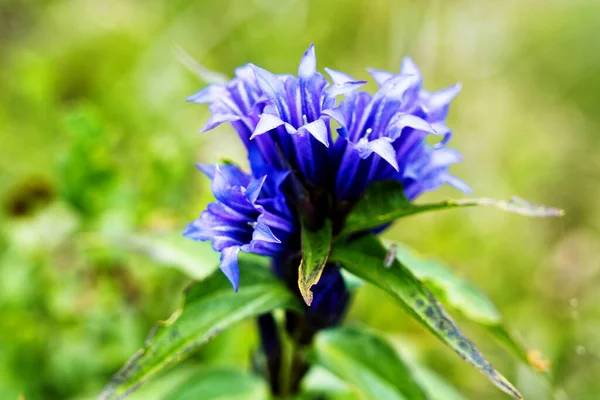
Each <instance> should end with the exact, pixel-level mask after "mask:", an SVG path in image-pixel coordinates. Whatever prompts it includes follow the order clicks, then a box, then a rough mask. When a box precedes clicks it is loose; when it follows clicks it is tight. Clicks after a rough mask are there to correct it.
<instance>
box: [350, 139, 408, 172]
mask: <svg viewBox="0 0 600 400" xmlns="http://www.w3.org/2000/svg"><path fill="white" fill-rule="evenodd" d="M356 150H357V151H358V155H359V156H360V157H361V158H363V159H365V158H367V157H369V156H370V155H371V153H376V154H378V155H379V156H380V157H381V158H383V159H384V160H385V161H387V162H388V163H389V164H390V165H391V166H392V167H393V168H394V169H395V170H396V171H398V170H399V169H400V168H399V166H398V161H397V160H396V151H395V150H394V146H392V144H391V143H390V141H389V139H387V138H384V137H383V138H379V139H375V140H372V141H370V142H369V141H367V140H364V139H361V140H359V142H358V143H357V144H356Z"/></svg>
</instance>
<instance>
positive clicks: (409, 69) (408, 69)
mask: <svg viewBox="0 0 600 400" xmlns="http://www.w3.org/2000/svg"><path fill="white" fill-rule="evenodd" d="M400 74H401V75H414V76H417V77H419V79H421V70H419V67H417V64H415V62H414V61H413V60H412V58H410V57H404V59H403V60H402V65H401V67H400Z"/></svg>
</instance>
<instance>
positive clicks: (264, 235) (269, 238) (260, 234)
mask: <svg viewBox="0 0 600 400" xmlns="http://www.w3.org/2000/svg"><path fill="white" fill-rule="evenodd" d="M252 241H253V242H254V241H262V242H268V243H281V240H279V239H277V237H275V235H274V234H273V232H272V231H271V228H269V227H268V226H267V225H265V224H263V223H260V222H257V223H256V226H255V227H254V232H252Z"/></svg>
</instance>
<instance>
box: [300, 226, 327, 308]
mask: <svg viewBox="0 0 600 400" xmlns="http://www.w3.org/2000/svg"><path fill="white" fill-rule="evenodd" d="M331 235H332V231H331V222H329V220H326V221H325V224H324V225H323V226H322V227H321V229H319V230H318V231H315V232H313V231H311V230H310V229H309V228H308V227H307V226H306V223H303V224H302V261H301V262H300V267H299V268H298V288H299V289H300V293H301V294H302V298H303V299H304V301H305V302H306V304H307V305H309V306H310V305H311V303H312V300H313V293H312V292H311V291H310V288H311V287H313V286H314V285H316V284H317V283H318V282H319V279H321V273H322V272H323V268H325V263H327V257H329V251H330V250H331Z"/></svg>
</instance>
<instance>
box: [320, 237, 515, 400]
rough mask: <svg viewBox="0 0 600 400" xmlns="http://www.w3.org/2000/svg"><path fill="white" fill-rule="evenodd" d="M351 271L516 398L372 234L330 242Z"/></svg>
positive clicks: (336, 257) (335, 256)
mask: <svg viewBox="0 0 600 400" xmlns="http://www.w3.org/2000/svg"><path fill="white" fill-rule="evenodd" d="M330 258H331V260H332V261H336V262H339V263H340V264H341V265H342V266H343V267H344V268H346V269H348V270H349V271H350V272H352V273H353V274H354V275H356V276H358V277H360V278H362V279H364V280H365V281H367V282H370V283H371V284H373V285H375V286H377V287H379V288H380V289H382V290H384V291H385V292H386V293H388V294H389V295H390V296H391V297H392V298H394V299H395V300H396V301H397V302H398V303H399V304H400V305H401V306H403V308H404V309H405V310H406V311H407V312H408V314H409V315H411V316H412V317H413V318H415V319H416V320H417V321H418V322H420V323H421V325H423V326H424V327H425V328H427V329H428V330H429V331H430V332H432V333H433V334H434V335H435V336H437V337H438V338H439V339H440V340H442V341H443V342H444V343H446V344H447V345H448V346H449V347H450V348H452V349H453V350H454V351H456V353H458V355H459V356H461V357H462V358H463V359H465V360H466V361H468V362H469V363H471V364H472V365H474V366H475V367H476V368H477V369H478V370H479V371H480V372H481V373H482V374H484V375H485V376H486V377H487V378H488V379H489V380H490V381H491V382H492V383H494V384H495V385H496V386H497V387H498V388H500V389H502V390H503V391H505V392H506V393H508V394H510V395H511V396H512V397H514V398H516V399H521V398H522V397H521V394H520V393H519V391H518V390H517V389H516V388H515V387H514V386H513V385H512V384H511V383H510V382H508V380H506V378H504V376H502V375H501V374H500V373H499V372H497V371H496V370H495V369H494V368H493V367H492V365H491V364H490V363H489V362H488V361H487V360H486V359H485V358H484V357H483V355H482V354H481V353H480V352H479V350H478V349H477V347H475V345H474V344H473V343H472V342H471V341H470V340H469V339H468V338H467V337H466V336H465V335H463V334H462V332H460V330H459V329H458V327H457V326H456V325H455V323H454V321H452V319H451V318H450V316H448V315H447V314H446V312H445V310H444V309H443V308H442V307H441V306H440V305H439V304H438V302H437V300H436V299H435V297H434V296H433V295H432V294H431V292H430V291H429V290H428V289H427V288H426V287H425V285H423V284H422V283H421V282H420V281H419V280H418V279H417V278H416V277H415V276H414V275H413V273H412V272H410V270H409V269H408V268H406V267H405V266H404V265H402V264H401V263H400V262H399V261H398V260H397V259H396V258H393V259H392V260H388V258H389V257H388V252H387V250H386V248H385V247H384V246H383V244H381V242H379V240H378V239H377V238H376V237H375V236H364V237H362V238H360V239H357V240H354V241H352V242H347V243H343V244H342V243H340V245H338V246H334V249H333V251H332V253H331V256H330Z"/></svg>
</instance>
